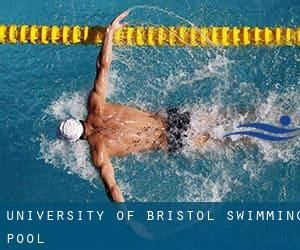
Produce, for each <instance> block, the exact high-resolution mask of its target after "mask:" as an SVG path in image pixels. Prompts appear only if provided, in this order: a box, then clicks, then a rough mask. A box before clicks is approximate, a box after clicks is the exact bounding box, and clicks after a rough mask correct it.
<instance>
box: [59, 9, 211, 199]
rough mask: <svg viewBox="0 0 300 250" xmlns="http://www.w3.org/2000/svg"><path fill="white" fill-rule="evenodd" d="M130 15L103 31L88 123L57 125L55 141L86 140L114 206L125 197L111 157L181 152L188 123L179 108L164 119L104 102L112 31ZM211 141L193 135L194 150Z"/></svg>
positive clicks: (206, 136)
mask: <svg viewBox="0 0 300 250" xmlns="http://www.w3.org/2000/svg"><path fill="white" fill-rule="evenodd" d="M128 14H129V12H128V11H125V12H123V13H122V14H120V15H119V16H118V17H116V18H115V19H114V20H113V21H112V22H111V24H110V25H109V26H108V27H107V29H106V33H105V39H104V42H103V46H102V48H101V51H100V53H99V55H98V57H97V61H96V77H95V81H94V87H93V89H92V90H91V92H90V94H89V98H88V106H87V109H88V115H87V117H86V119H85V120H84V121H80V120H77V119H73V118H70V119H68V120H64V121H61V122H60V124H59V128H58V131H59V137H60V138H62V139H64V140H66V141H70V142H75V141H77V140H79V139H82V140H86V141H87V142H88V144H89V145H90V152H91V156H92V161H93V164H94V166H95V168H96V169H97V170H98V171H99V174H100V178H101V180H102V182H103V184H104V186H105V189H106V192H107V195H108V197H109V198H110V199H111V200H112V201H114V202H124V198H123V195H122V193H121V191H120V189H119V187H118V185H117V183H116V180H115V177H114V169H113V166H112V164H111V160H110V159H111V158H112V157H120V156H125V155H128V154H131V153H135V152H141V151H146V150H155V149H156V150H168V151H170V152H177V151H180V149H182V147H183V139H184V138H183V137H184V136H185V135H184V134H185V132H186V131H187V130H188V129H189V125H190V119H191V115H190V113H189V112H181V111H180V110H179V109H174V108H173V109H169V110H168V111H167V116H166V117H162V116H159V115H157V114H154V113H149V112H146V111H143V110H139V109H136V108H131V107H128V106H125V105H120V104H116V103H109V102H107V101H106V96H107V85H108V82H107V76H108V73H109V68H110V65H111V62H112V44H113V36H114V32H115V31H116V30H118V29H121V28H123V27H125V26H126V25H127V24H128V23H121V21H122V20H123V19H124V18H125V17H126V16H127V15H128ZM209 139H210V136H209V134H208V133H204V134H200V135H197V136H195V138H194V140H193V141H194V144H195V146H198V147H201V146H203V145H204V144H205V143H206V141H208V140H209Z"/></svg>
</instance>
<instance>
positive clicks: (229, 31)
mask: <svg viewBox="0 0 300 250" xmlns="http://www.w3.org/2000/svg"><path fill="white" fill-rule="evenodd" d="M104 35H105V27H100V26H92V27H89V26H78V25H75V26H61V27H59V26H46V25H42V26H37V25H14V24H12V25H0V44H16V43H21V44H26V43H30V44H64V45H76V44H86V45H88V44H101V43H102V42H103V39H104ZM114 44H116V45H128V46H130V45H132V46H166V45H167V46H182V47H183V46H190V47H197V46H198V47H205V46H223V47H226V46H247V45H252V46H299V45H300V27H273V28H272V27H184V26H179V27H174V26H168V27H165V26H148V27H142V26H135V27H126V28H123V29H121V30H118V31H116V32H115V34H114Z"/></svg>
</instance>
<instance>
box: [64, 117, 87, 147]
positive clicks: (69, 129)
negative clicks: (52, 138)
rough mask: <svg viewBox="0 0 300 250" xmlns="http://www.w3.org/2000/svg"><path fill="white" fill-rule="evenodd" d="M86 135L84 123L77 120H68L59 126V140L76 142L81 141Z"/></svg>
mask: <svg viewBox="0 0 300 250" xmlns="http://www.w3.org/2000/svg"><path fill="white" fill-rule="evenodd" d="M83 133H84V126H83V123H82V122H81V121H79V120H77V119H73V118H71V119H67V120H64V121H61V122H60V123H59V125H58V136H59V138H61V139H63V140H66V141H70V142H74V141H77V140H79V139H80V137H81V136H82V135H83Z"/></svg>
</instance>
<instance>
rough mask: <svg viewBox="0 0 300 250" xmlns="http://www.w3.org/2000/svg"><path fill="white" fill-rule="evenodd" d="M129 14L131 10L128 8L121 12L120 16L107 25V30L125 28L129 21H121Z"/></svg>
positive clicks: (112, 30)
mask: <svg viewBox="0 0 300 250" xmlns="http://www.w3.org/2000/svg"><path fill="white" fill-rule="evenodd" d="M128 14H129V11H128V10H126V11H124V12H123V13H121V14H120V15H119V16H117V17H116V18H115V19H114V20H113V21H112V22H111V23H110V25H109V26H108V27H107V32H115V31H116V30H118V29H121V28H124V27H125V26H126V25H128V22H125V23H120V22H121V21H122V20H123V19H124V18H125V17H127V16H128Z"/></svg>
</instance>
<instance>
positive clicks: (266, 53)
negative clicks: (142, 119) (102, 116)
mask: <svg viewBox="0 0 300 250" xmlns="http://www.w3.org/2000/svg"><path fill="white" fill-rule="evenodd" d="M127 8H131V9H132V11H131V14H130V16H129V17H128V18H127V19H128V21H129V22H130V25H159V24H162V25H191V24H195V25H203V26H210V25H219V26H222V25H228V26H243V25H247V26H256V25H257V26H293V27H294V26H299V19H300V15H299V14H300V4H299V1H292V0H290V1H285V2H284V3H283V2H280V1H272V0H268V1H256V0H255V1H254V0H251V1H247V3H245V1H243V0H238V1H221V0H219V1H212V0H207V1H196V0H193V1H182V0H181V1H170V0H168V1H164V2H161V1H149V0H147V1H142V2H141V1H136V0H132V1H95V0H86V1H79V0H78V1H75V0H66V1H62V0H56V1H37V0H31V1H21V2H20V1H16V0H11V1H2V2H1V3H0V23H5V24H9V23H16V24H23V23H26V24H49V25H52V24H57V25H62V24H69V25H72V24H79V25H106V24H107V23H108V22H110V20H111V19H112V18H113V17H114V16H116V15H117V14H118V13H119V12H121V11H123V10H124V9H127ZM98 51H99V47H96V46H60V45H58V46H50V45H49V46H41V45H34V46H32V45H25V46H21V45H0V55H1V56H0V87H1V94H0V95H1V98H0V105H1V109H0V112H1V115H0V121H1V122H0V124H1V132H0V138H1V150H0V163H1V175H0V183H1V184H0V200H1V201H90V202H92V201H105V200H107V198H106V195H105V192H104V189H103V187H102V184H101V182H100V180H99V177H98V175H97V173H96V171H95V170H94V168H93V167H92V165H91V161H90V157H89V150H88V146H87V144H86V143H85V142H78V143H74V144H71V145H70V144H68V143H65V142H63V141H61V140H58V139H57V138H56V125H57V122H58V120H60V119H64V118H67V117H69V116H74V117H77V118H81V119H83V118H84V117H85V115H86V109H85V107H86V98H87V95H88V92H89V91H90V89H91V87H92V83H93V79H94V75H95V60H96V56H97V54H98ZM299 61H300V50H299V47H280V48H279V47H278V48H274V47H273V48H272V47H269V48H254V47H238V48H226V49H224V48H193V49H191V48H169V47H163V48H149V47H115V48H114V58H113V64H112V68H111V71H110V79H109V82H110V83H109V101H112V102H118V103H122V104H126V105H130V106H133V107H140V108H142V109H145V110H148V111H153V112H164V110H166V109H167V108H168V107H181V108H182V109H187V110H190V111H192V114H193V118H194V119H193V123H192V128H193V129H192V131H191V132H190V133H191V134H192V133H196V132H201V131H206V130H208V131H209V132H210V134H211V135H212V136H213V137H214V138H217V139H221V140H222V138H223V135H224V133H226V132H231V131H232V130H234V128H235V127H236V126H237V125H239V124H240V123H245V122H253V121H257V122H267V123H270V124H273V125H278V122H279V118H280V117H281V116H282V115H289V116H290V117H291V118H292V122H293V124H292V126H293V127H300V105H299V103H300V74H299V73H300V71H299ZM203 117H210V120H209V121H208V122H205V123H203V122H201V118H203ZM198 118H199V119H198ZM235 139H238V138H235ZM187 144H188V142H187ZM299 149H300V136H298V137H296V138H295V139H293V140H290V141H287V142H280V143H274V142H266V141H261V140H259V139H251V141H250V142H249V143H242V142H240V141H236V142H235V143H230V144H228V145H227V144H226V145H223V143H208V144H207V145H206V146H205V147H203V148H201V149H195V148H193V147H191V146H188V145H187V147H185V150H184V151H183V152H182V153H181V154H177V155H168V154H167V153H165V152H145V153H138V154H135V155H130V156H128V157H123V158H115V159H113V165H114V169H115V173H116V178H117V181H118V183H119V185H120V188H121V190H122V191H123V193H124V196H125V199H126V200H129V201H232V200H233V201H299V200H300V182H299V180H300V168H299V167H300V150H299Z"/></svg>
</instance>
